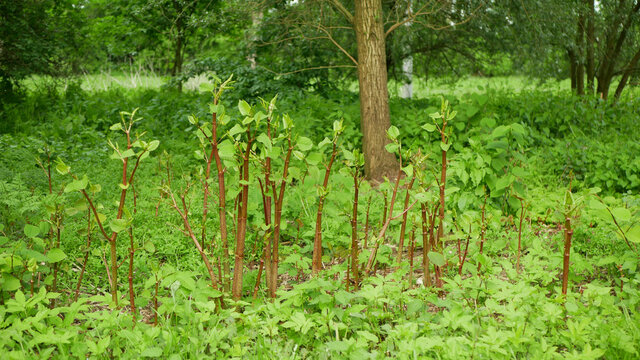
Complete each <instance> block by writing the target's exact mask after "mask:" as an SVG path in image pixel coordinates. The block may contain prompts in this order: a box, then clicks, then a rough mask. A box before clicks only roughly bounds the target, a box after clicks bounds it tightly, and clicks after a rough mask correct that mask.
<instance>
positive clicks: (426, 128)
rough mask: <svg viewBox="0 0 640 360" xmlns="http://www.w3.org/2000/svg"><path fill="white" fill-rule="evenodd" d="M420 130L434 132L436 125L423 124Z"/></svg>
mask: <svg viewBox="0 0 640 360" xmlns="http://www.w3.org/2000/svg"><path fill="white" fill-rule="evenodd" d="M422 128H423V129H425V130H427V131H428V132H434V131H436V125H435V124H424V125H422Z"/></svg>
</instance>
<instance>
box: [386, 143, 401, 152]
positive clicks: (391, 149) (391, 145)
mask: <svg viewBox="0 0 640 360" xmlns="http://www.w3.org/2000/svg"><path fill="white" fill-rule="evenodd" d="M384 148H385V149H386V150H387V151H388V152H390V153H392V154H393V153H395V152H396V151H398V149H399V148H400V145H399V144H396V143H388V144H387V145H385V147H384Z"/></svg>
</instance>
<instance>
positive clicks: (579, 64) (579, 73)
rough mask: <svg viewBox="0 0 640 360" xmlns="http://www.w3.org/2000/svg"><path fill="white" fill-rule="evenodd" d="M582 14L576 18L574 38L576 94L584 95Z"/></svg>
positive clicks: (583, 19) (583, 18)
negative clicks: (575, 34)
mask: <svg viewBox="0 0 640 360" xmlns="http://www.w3.org/2000/svg"><path fill="white" fill-rule="evenodd" d="M584 21H585V17H584V13H581V14H580V16H579V17H578V29H577V37H576V48H577V50H578V51H577V52H576V93H577V94H578V95H584Z"/></svg>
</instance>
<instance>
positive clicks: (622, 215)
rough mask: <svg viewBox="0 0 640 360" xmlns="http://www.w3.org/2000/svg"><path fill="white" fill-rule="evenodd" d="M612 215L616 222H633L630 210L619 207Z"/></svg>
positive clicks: (612, 211) (613, 210)
mask: <svg viewBox="0 0 640 360" xmlns="http://www.w3.org/2000/svg"><path fill="white" fill-rule="evenodd" d="M611 213H612V214H613V216H614V217H615V218H616V221H629V220H631V212H630V211H629V209H626V208H623V207H619V208H615V209H612V210H611Z"/></svg>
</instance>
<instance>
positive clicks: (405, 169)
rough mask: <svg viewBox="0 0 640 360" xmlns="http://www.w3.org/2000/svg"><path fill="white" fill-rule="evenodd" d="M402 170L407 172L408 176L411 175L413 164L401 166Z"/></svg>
mask: <svg viewBox="0 0 640 360" xmlns="http://www.w3.org/2000/svg"><path fill="white" fill-rule="evenodd" d="M402 171H404V173H405V174H407V176H408V177H411V176H413V165H411V164H409V165H407V166H405V167H403V168H402Z"/></svg>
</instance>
